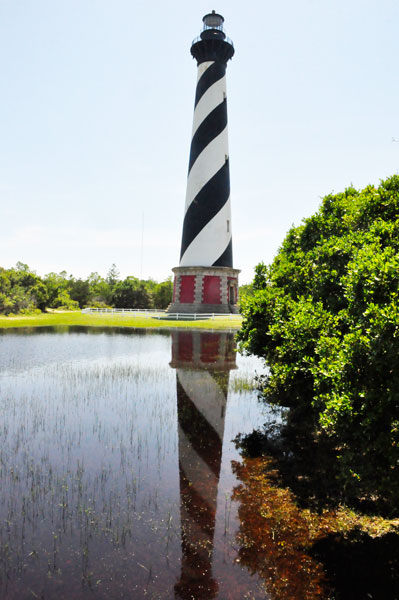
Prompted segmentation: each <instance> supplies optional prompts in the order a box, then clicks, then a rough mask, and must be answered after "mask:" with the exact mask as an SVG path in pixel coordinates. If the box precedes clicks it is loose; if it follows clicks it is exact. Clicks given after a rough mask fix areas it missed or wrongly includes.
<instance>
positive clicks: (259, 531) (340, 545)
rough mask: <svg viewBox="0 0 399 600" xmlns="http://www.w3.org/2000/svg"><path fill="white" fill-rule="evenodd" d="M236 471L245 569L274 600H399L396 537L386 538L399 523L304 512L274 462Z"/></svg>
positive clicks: (255, 462)
mask: <svg viewBox="0 0 399 600" xmlns="http://www.w3.org/2000/svg"><path fill="white" fill-rule="evenodd" d="M233 469H234V472H235V473H236V475H237V477H238V479H239V480H240V481H241V484H240V485H239V486H237V487H236V488H235V490H234V494H233V498H234V499H235V500H237V501H239V502H240V506H239V509H238V512H239V518H240V528H239V531H238V542H239V544H240V550H239V558H240V562H241V563H242V564H243V565H245V566H246V567H247V568H248V569H249V571H250V572H251V573H258V574H259V575H260V576H261V577H262V578H263V579H264V582H265V587H266V589H267V592H268V594H269V595H270V597H271V598H272V599H273V600H274V599H276V600H303V599H306V600H313V599H316V598H331V599H333V598H334V600H338V599H339V600H341V599H342V600H356V599H359V600H360V599H362V600H363V599H365V598H375V599H377V598H381V599H382V598H383V599H384V600H388V599H392V600H394V599H395V598H398V597H399V596H398V593H399V536H398V535H397V534H396V533H393V532H388V533H385V532H386V530H387V529H389V527H391V528H393V529H395V527H394V526H395V525H396V530H397V528H399V522H398V521H396V522H392V521H391V522H389V521H386V520H384V519H382V518H370V517H366V516H364V515H363V516H362V515H360V514H356V513H354V512H352V511H350V510H349V509H346V508H344V507H340V508H337V509H329V510H323V511H321V512H319V513H317V512H312V511H310V510H309V509H301V508H299V507H298V505H297V504H296V501H295V500H296V499H295V496H294V494H293V493H292V492H291V490H289V489H288V488H284V487H281V484H280V481H279V479H280V478H279V473H278V471H277V470H276V468H275V461H274V460H273V459H272V458H270V457H263V458H259V457H258V458H249V457H246V458H244V459H243V462H242V463H241V464H239V463H234V464H233ZM362 530H363V531H362ZM348 578H349V579H350V581H348ZM367 594H369V595H367Z"/></svg>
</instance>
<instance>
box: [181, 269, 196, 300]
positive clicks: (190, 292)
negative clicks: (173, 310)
mask: <svg viewBox="0 0 399 600" xmlns="http://www.w3.org/2000/svg"><path fill="white" fill-rule="evenodd" d="M194 285H195V275H182V276H181V277H180V298H179V302H186V303H190V304H192V303H193V302H194Z"/></svg>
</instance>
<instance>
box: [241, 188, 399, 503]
mask: <svg viewBox="0 0 399 600" xmlns="http://www.w3.org/2000/svg"><path fill="white" fill-rule="evenodd" d="M398 252H399V176H393V177H391V178H390V179H387V180H386V181H384V182H382V183H381V185H380V186H379V187H378V188H375V187H373V186H368V187H367V188H365V189H364V190H363V191H357V190H355V189H353V188H349V189H347V190H345V192H344V193H342V194H336V195H329V196H326V197H325V198H324V200H323V203H322V206H321V208H320V210H319V211H318V212H317V213H316V214H315V215H314V216H312V217H310V218H309V219H306V220H305V221H304V222H303V223H302V225H300V226H299V227H294V228H292V229H291V230H290V231H289V232H288V234H287V236H286V238H285V240H284V242H283V245H282V247H281V249H280V251H279V253H278V255H277V256H276V258H275V260H274V261H273V263H272V265H271V266H270V267H268V268H265V267H264V265H263V266H262V265H258V267H257V273H256V276H255V280H254V295H253V296H252V297H250V296H248V297H246V298H245V299H244V301H243V303H242V307H241V310H242V312H243V315H244V322H243V326H242V330H241V332H240V333H239V338H240V340H241V348H242V349H243V350H244V351H246V352H249V353H253V354H256V355H258V356H261V357H263V358H264V359H265V360H266V363H267V364H268V365H269V368H270V373H269V376H268V377H267V378H266V379H265V380H264V382H263V391H264V394H265V396H267V398H269V399H271V400H272V401H274V402H277V403H279V404H283V405H288V406H294V407H296V408H297V407H300V406H301V405H303V406H307V407H310V408H311V409H312V410H313V411H314V413H315V414H316V415H317V421H316V422H317V428H318V434H323V435H327V436H330V437H332V438H333V439H335V440H336V448H337V456H339V461H340V465H341V467H342V472H343V474H344V475H345V476H347V477H348V478H352V481H356V482H358V487H359V490H360V489H363V490H364V491H365V493H366V492H369V494H370V495H372V494H373V493H376V494H378V493H380V494H383V495H384V494H385V496H386V497H387V496H391V497H393V496H392V494H398V492H399V490H398V487H399V478H398V465H399V371H398V368H397V365H398V358H399V294H398V290H399V253H398ZM338 448H339V451H338Z"/></svg>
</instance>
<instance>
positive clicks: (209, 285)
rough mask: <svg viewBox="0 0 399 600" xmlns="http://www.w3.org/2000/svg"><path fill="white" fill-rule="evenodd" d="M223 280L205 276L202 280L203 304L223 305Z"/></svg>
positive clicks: (215, 276) (214, 276)
mask: <svg viewBox="0 0 399 600" xmlns="http://www.w3.org/2000/svg"><path fill="white" fill-rule="evenodd" d="M220 288H221V278H220V277H219V276H218V275H204V277H203V279H202V302H203V303H204V304H221V303H222V297H221V296H222V293H221V289H220Z"/></svg>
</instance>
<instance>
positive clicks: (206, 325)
mask: <svg viewBox="0 0 399 600" xmlns="http://www.w3.org/2000/svg"><path fill="white" fill-rule="evenodd" d="M54 325H83V326H85V327H140V328H148V329H149V328H158V329H170V328H172V327H186V328H189V329H193V328H195V329H240V327H241V321H239V320H237V319H212V320H211V319H209V320H207V321H162V320H158V319H152V318H149V319H143V318H141V317H130V316H126V315H112V314H109V315H107V314H103V315H101V314H100V315H96V314H82V313H81V312H80V311H70V312H54V313H42V314H39V315H23V316H18V315H17V316H10V317H5V316H0V329H3V328H6V327H7V328H8V327H49V326H54Z"/></svg>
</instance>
